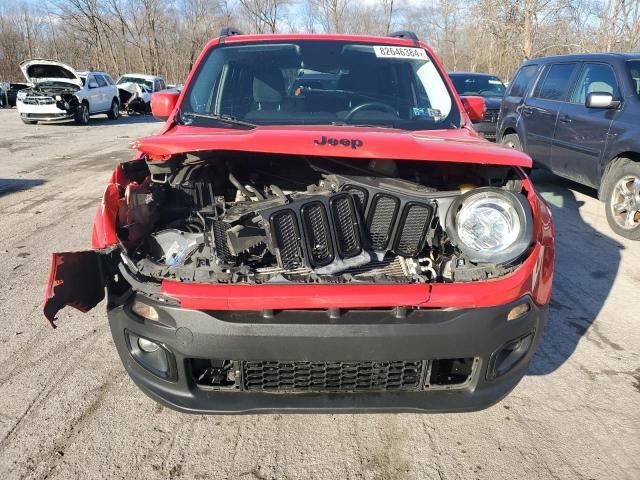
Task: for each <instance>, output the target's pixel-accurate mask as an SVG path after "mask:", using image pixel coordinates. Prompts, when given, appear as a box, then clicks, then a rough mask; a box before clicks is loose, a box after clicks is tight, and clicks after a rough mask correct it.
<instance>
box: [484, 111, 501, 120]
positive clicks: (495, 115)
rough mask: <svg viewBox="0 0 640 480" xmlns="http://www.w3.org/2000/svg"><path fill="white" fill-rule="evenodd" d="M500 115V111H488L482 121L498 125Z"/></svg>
mask: <svg viewBox="0 0 640 480" xmlns="http://www.w3.org/2000/svg"><path fill="white" fill-rule="evenodd" d="M499 113H500V110H493V109H492V110H487V111H486V112H484V118H483V119H482V121H483V122H486V123H496V122H497V121H498V114H499Z"/></svg>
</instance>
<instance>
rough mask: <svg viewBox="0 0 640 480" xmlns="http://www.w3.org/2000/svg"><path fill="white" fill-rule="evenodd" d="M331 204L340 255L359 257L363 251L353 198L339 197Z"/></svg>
mask: <svg viewBox="0 0 640 480" xmlns="http://www.w3.org/2000/svg"><path fill="white" fill-rule="evenodd" d="M330 204H331V212H332V216H333V222H334V225H335V228H336V236H337V237H338V238H337V241H338V251H339V252H340V255H341V256H342V257H343V258H351V257H353V256H355V255H358V254H359V253H360V252H361V251H362V244H361V242H360V231H359V230H358V224H357V223H356V222H357V218H358V217H357V214H356V210H355V208H356V207H355V205H354V199H353V197H350V196H349V195H337V196H336V197H334V198H332V199H331V201H330Z"/></svg>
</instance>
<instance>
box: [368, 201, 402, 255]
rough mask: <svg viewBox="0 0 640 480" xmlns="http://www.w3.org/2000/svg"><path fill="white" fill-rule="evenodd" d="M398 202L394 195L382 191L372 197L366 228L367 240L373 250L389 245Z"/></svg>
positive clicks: (382, 248)
mask: <svg viewBox="0 0 640 480" xmlns="http://www.w3.org/2000/svg"><path fill="white" fill-rule="evenodd" d="M399 203H400V201H399V200H398V199H397V198H396V197H392V196H391V195H386V194H384V193H379V194H377V195H376V196H375V197H373V200H372V202H371V208H370V210H369V215H368V218H367V230H368V232H369V242H370V243H371V247H372V248H373V249H374V250H384V249H385V248H387V245H389V240H390V237H391V231H392V229H393V225H394V222H395V218H396V215H397V213H398V206H399Z"/></svg>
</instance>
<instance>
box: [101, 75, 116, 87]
mask: <svg viewBox="0 0 640 480" xmlns="http://www.w3.org/2000/svg"><path fill="white" fill-rule="evenodd" d="M103 77H104V79H105V80H106V82H107V85H115V83H113V78H111V75H107V74H106V73H105V74H104V75H103Z"/></svg>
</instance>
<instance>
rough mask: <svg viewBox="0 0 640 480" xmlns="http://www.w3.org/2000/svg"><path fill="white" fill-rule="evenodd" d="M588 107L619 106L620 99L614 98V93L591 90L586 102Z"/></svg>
mask: <svg viewBox="0 0 640 480" xmlns="http://www.w3.org/2000/svg"><path fill="white" fill-rule="evenodd" d="M585 106H586V107H587V108H618V107H619V106H620V101H619V100H614V99H613V95H611V94H610V93H605V92H591V93H590V94H588V95H587V101H586V102H585Z"/></svg>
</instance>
